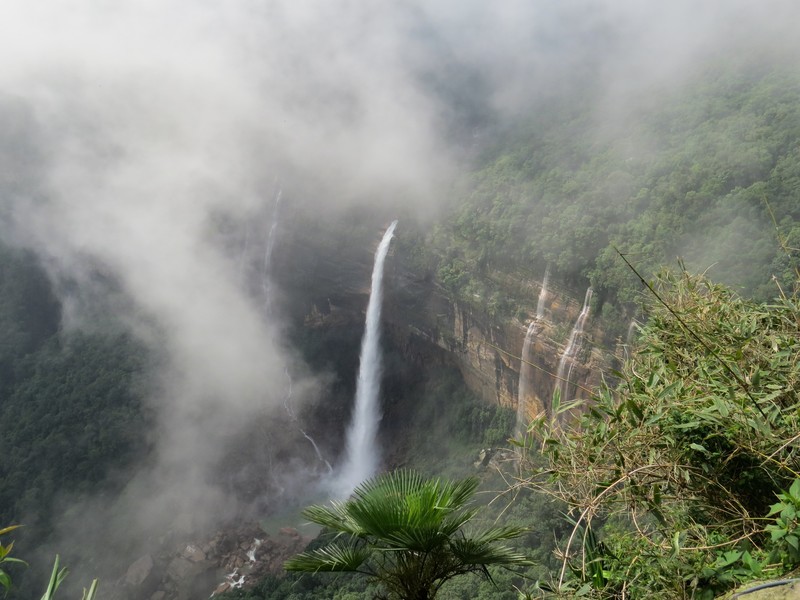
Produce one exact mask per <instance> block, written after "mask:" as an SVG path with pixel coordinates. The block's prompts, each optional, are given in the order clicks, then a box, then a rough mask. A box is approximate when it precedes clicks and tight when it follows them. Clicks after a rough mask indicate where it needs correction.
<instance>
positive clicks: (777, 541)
mask: <svg viewBox="0 0 800 600" xmlns="http://www.w3.org/2000/svg"><path fill="white" fill-rule="evenodd" d="M778 500H779V501H780V502H777V503H775V504H773V505H772V506H771V507H770V509H769V513H767V516H773V515H775V523H774V524H772V525H767V527H766V528H765V530H766V531H767V532H769V534H770V535H771V537H772V542H773V543H774V545H775V548H776V550H778V551H779V552H780V554H781V558H782V559H783V563H784V564H786V565H787V566H789V567H791V566H794V565H797V564H800V531H798V520H799V519H800V479H795V480H794V482H793V483H792V485H791V487H790V488H789V490H788V491H785V492H780V493H779V494H778Z"/></svg>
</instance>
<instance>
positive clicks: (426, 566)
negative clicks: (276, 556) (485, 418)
mask: <svg viewBox="0 0 800 600" xmlns="http://www.w3.org/2000/svg"><path fill="white" fill-rule="evenodd" d="M477 487H478V480H477V479H476V478H467V479H464V480H461V481H448V480H441V479H427V478H425V477H423V476H422V475H420V474H419V473H416V472H414V471H409V470H399V471H393V472H390V473H386V474H383V475H380V476H377V477H375V478H373V479H370V480H368V481H366V482H365V483H363V484H361V485H360V486H359V487H358V488H356V490H355V492H353V496H352V497H351V498H350V499H349V500H347V501H344V502H333V503H332V504H331V505H330V506H311V507H309V508H307V509H306V510H305V511H304V512H303V515H304V516H305V517H306V518H308V519H309V520H311V521H312V522H314V523H317V524H319V525H322V526H323V527H326V528H328V529H330V530H332V531H333V532H335V533H336V536H335V537H334V538H333V540H332V541H330V542H329V543H328V544H326V545H324V546H322V547H321V548H317V549H315V550H310V551H306V552H303V553H301V554H298V555H297V556H295V557H293V558H291V559H290V560H289V561H287V562H286V564H285V565H284V567H285V568H286V569H287V570H289V571H303V572H312V573H316V572H319V571H327V572H353V573H362V574H365V575H367V576H369V577H371V578H374V579H376V580H378V581H379V582H381V583H382V584H383V586H384V587H385V589H386V591H387V596H386V597H387V598H393V599H399V600H431V599H432V598H434V597H435V596H436V594H437V592H438V591H439V589H440V588H441V587H442V585H443V584H444V583H445V582H446V581H448V580H450V579H452V578H453V577H456V576H458V575H462V574H466V573H478V574H481V575H483V576H484V577H487V578H488V577H489V572H488V570H487V567H488V566H489V565H500V566H503V567H509V566H512V565H520V566H521V565H527V564H529V561H528V560H527V559H526V558H525V556H524V555H522V554H520V553H519V552H516V551H515V550H513V549H511V548H509V547H507V546H504V545H500V544H498V542H501V541H503V540H508V539H511V538H515V537H517V536H519V535H521V534H522V533H523V531H524V529H521V528H517V527H490V528H486V529H482V530H476V531H471V532H469V533H467V532H465V529H464V527H465V525H467V523H469V521H470V520H472V519H473V517H474V516H475V515H476V512H477V509H475V508H468V507H467V504H468V502H469V500H470V499H471V498H472V496H473V494H474V493H475V490H476V489H477Z"/></svg>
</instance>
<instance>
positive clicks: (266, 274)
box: [261, 188, 283, 314]
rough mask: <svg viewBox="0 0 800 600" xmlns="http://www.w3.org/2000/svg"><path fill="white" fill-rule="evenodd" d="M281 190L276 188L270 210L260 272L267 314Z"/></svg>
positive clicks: (269, 309)
mask: <svg viewBox="0 0 800 600" xmlns="http://www.w3.org/2000/svg"><path fill="white" fill-rule="evenodd" d="M282 196H283V189H282V188H278V193H277V195H276V196H275V206H274V208H273V209H272V224H271V225H270V228H269V233H268V234H267V244H266V247H265V248H264V269H263V270H262V271H261V289H262V291H263V292H264V308H265V309H266V311H267V314H271V313H272V277H271V276H270V275H271V273H272V251H273V250H274V249H275V238H276V237H277V231H278V211H279V210H280V207H281V197H282Z"/></svg>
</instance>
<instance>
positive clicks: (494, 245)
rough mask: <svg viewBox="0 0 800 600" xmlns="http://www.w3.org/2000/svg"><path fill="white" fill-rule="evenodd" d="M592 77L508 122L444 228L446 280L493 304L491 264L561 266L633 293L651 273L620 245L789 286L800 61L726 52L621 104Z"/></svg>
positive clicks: (766, 289)
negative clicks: (607, 99) (608, 103)
mask: <svg viewBox="0 0 800 600" xmlns="http://www.w3.org/2000/svg"><path fill="white" fill-rule="evenodd" d="M583 92H584V94H579V95H576V96H574V97H572V98H568V99H564V98H559V100H558V102H552V103H546V104H545V105H544V106H543V107H541V108H540V109H539V110H537V111H535V112H533V113H532V114H530V115H527V116H526V117H525V118H523V119H520V121H519V122H517V123H515V125H514V126H513V127H509V128H508V129H503V130H500V131H498V132H495V134H494V136H493V138H492V144H491V147H490V148H489V149H487V150H486V151H484V152H483V153H481V155H480V158H479V159H478V161H477V165H476V168H475V171H474V172H473V173H472V174H471V175H470V176H469V178H468V180H467V183H466V184H465V186H466V191H465V192H464V194H463V197H462V196H459V197H458V199H457V200H454V202H453V204H454V208H453V213H454V214H453V216H452V217H451V218H450V219H449V220H448V224H447V225H443V226H442V227H441V229H440V233H439V235H438V238H437V240H436V245H437V247H438V248H439V251H440V252H441V254H442V256H443V259H442V262H441V266H440V267H439V274H440V277H441V279H442V281H443V283H444V284H445V285H447V286H449V288H450V289H452V290H453V291H454V292H457V293H459V294H460V295H461V296H462V297H463V298H464V299H466V300H468V301H469V300H472V299H473V298H474V297H475V294H478V296H480V297H481V298H483V299H484V302H485V303H486V302H489V301H490V299H491V298H492V296H493V295H495V297H496V294H497V290H491V289H485V287H484V286H483V284H482V283H481V274H482V273H486V272H487V270H491V269H499V270H506V271H520V272H522V273H526V272H528V273H531V274H532V275H539V274H540V273H543V272H544V269H545V266H546V265H551V267H552V268H553V270H554V272H555V273H557V277H559V278H561V279H562V280H563V281H565V282H566V283H567V284H568V285H571V286H572V287H573V288H574V289H575V290H576V292H577V293H580V291H581V290H582V289H583V288H584V287H585V286H586V285H587V284H591V285H592V286H594V288H595V297H596V298H597V302H598V303H599V304H601V305H602V304H603V303H604V302H606V301H611V302H613V303H615V304H618V305H619V304H625V303H629V302H631V301H632V300H633V297H634V295H635V294H636V292H637V290H638V289H639V286H638V281H637V280H636V278H635V276H634V275H633V274H632V273H631V272H630V270H629V269H627V267H625V266H624V264H623V263H622V261H620V260H619V257H618V256H617V253H616V251H615V248H617V249H619V250H620V251H621V252H623V253H625V254H628V255H629V256H630V258H631V260H632V261H633V262H634V263H635V264H636V265H638V267H639V268H640V269H641V271H642V272H643V273H645V274H652V273H653V272H654V270H655V269H656V268H658V267H659V266H660V265H664V264H671V265H676V258H678V257H680V258H682V259H684V260H685V261H686V264H687V265H688V266H689V268H691V269H694V270H706V269H708V273H709V275H710V276H711V277H713V278H715V279H716V280H718V281H720V282H723V283H726V284H729V285H731V286H733V287H734V288H735V289H738V290H741V291H742V292H744V293H745V294H748V295H752V296H754V297H758V298H769V297H772V296H773V295H775V294H776V293H777V288H776V287H775V283H774V282H773V275H774V276H775V277H776V278H777V281H778V283H780V284H781V285H783V286H785V287H786V286H788V287H791V284H792V281H793V280H792V277H793V267H794V266H796V265H797V264H798V262H797V261H798V258H797V255H796V254H794V255H792V256H791V258H790V257H789V256H787V254H786V253H785V252H784V251H783V250H782V249H781V242H780V241H779V240H782V243H784V244H788V245H789V246H792V247H795V248H796V247H798V245H800V226H798V224H797V222H798V219H800V203H799V202H798V200H797V198H798V191H800V155H799V154H798V141H799V140H800V105H798V103H797V98H798V95H800V77H798V74H797V71H796V70H795V69H794V68H781V67H774V66H770V65H765V64H763V63H760V62H756V61H752V62H748V61H742V62H735V61H730V60H728V61H720V62H719V63H718V64H714V65H712V66H706V67H705V68H703V69H702V70H701V71H700V72H697V73H695V74H694V75H693V76H692V77H691V78H690V79H689V81H687V82H685V83H683V84H681V85H678V86H676V87H668V88H664V89H658V90H651V91H650V92H648V95H647V96H645V97H644V98H636V99H633V100H630V102H629V104H627V105H626V106H623V107H621V108H620V111H621V112H623V114H621V115H620V114H618V113H617V114H614V115H613V116H612V115H609V114H608V109H607V107H602V108H598V104H599V103H600V102H601V101H602V95H600V96H598V95H597V94H593V93H592V90H591V89H589V90H585V89H584V90H583ZM604 118H607V119H608V122H607V123H604V122H603V121H602V119H604ZM473 301H474V300H473ZM500 301H502V298H500ZM606 315H607V316H609V317H613V315H615V311H613V310H609V311H608V312H607V313H606Z"/></svg>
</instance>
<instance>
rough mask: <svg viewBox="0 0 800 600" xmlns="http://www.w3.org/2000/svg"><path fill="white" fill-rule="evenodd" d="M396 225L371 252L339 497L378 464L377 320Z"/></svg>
mask: <svg viewBox="0 0 800 600" xmlns="http://www.w3.org/2000/svg"><path fill="white" fill-rule="evenodd" d="M396 226H397V221H393V222H392V224H391V225H389V228H388V229H387V230H386V232H385V233H384V234H383V239H382V240H381V243H380V244H379V245H378V249H377V251H376V252H375V264H374V266H373V268H372V284H371V287H370V295H369V303H368V304H367V316H366V326H365V329H364V336H363V338H362V339H361V355H360V357H359V367H358V380H357V382H356V399H355V406H354V407H353V416H352V418H351V421H350V426H349V428H348V429H347V439H346V446H345V460H344V463H343V464H342V466H341V467H340V469H339V471H338V473H337V475H336V477H335V480H334V482H333V486H332V488H333V489H332V491H333V493H334V494H335V495H336V496H338V497H340V498H344V497H347V496H349V495H350V493H351V492H352V491H353V490H354V489H355V488H356V486H357V485H358V484H359V483H361V482H362V481H364V480H365V479H367V478H369V477H371V476H372V475H374V474H375V473H376V471H377V470H378V465H379V464H380V456H379V455H380V452H379V449H378V447H377V435H378V424H379V423H380V419H381V414H380V408H379V400H380V398H379V392H380V385H381V371H382V370H381V353H380V321H381V304H382V301H383V286H382V282H383V265H384V262H385V260H386V255H387V253H388V252H389V244H390V243H391V241H392V238H393V237H394V229H395V227H396Z"/></svg>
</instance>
